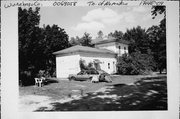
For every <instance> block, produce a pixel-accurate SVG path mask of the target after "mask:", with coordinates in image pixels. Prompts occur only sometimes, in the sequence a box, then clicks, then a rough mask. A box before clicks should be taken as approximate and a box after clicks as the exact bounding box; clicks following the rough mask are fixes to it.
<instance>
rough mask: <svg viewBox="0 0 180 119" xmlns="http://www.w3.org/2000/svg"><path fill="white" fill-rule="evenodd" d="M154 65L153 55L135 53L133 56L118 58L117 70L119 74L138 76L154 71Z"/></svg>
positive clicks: (125, 55)
mask: <svg viewBox="0 0 180 119" xmlns="http://www.w3.org/2000/svg"><path fill="white" fill-rule="evenodd" d="M154 65H155V64H154V62H153V57H152V56H151V55H147V54H141V53H139V52H135V53H132V54H131V55H127V54H124V55H122V56H121V57H118V63H117V68H118V73H119V74H125V75H138V74H147V72H150V71H152V70H153V67H154Z"/></svg>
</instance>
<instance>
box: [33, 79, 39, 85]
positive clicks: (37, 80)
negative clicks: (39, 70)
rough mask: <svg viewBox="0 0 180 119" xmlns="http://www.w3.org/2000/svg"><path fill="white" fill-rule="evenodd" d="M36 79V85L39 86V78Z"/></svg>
mask: <svg viewBox="0 0 180 119" xmlns="http://www.w3.org/2000/svg"><path fill="white" fill-rule="evenodd" d="M34 79H35V85H37V86H39V78H34Z"/></svg>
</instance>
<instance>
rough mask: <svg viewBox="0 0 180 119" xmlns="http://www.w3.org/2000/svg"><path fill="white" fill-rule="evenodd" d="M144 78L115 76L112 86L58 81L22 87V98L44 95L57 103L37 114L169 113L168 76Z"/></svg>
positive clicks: (40, 109) (109, 84)
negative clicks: (91, 112) (77, 96)
mask: <svg viewBox="0 0 180 119" xmlns="http://www.w3.org/2000/svg"><path fill="white" fill-rule="evenodd" d="M142 77H144V76H113V83H104V82H103V83H91V82H87V81H84V82H80V81H71V82H70V81H59V82H54V83H50V84H48V85H45V86H44V87H42V88H39V87H35V86H28V87H20V96H25V95H41V96H48V97H50V98H51V99H52V100H54V102H53V103H51V105H52V107H53V108H52V109H47V107H40V108H39V109H37V110H36V111H113V110H115V111H120V110H123V111H124V110H167V84H166V76H160V77H151V78H147V77H146V78H142ZM103 88H104V89H105V90H104V91H97V90H101V89H103ZM73 95H81V96H82V97H81V98H80V99H78V100H72V101H70V102H66V103H60V102H58V101H56V100H58V99H61V98H64V97H72V96H73Z"/></svg>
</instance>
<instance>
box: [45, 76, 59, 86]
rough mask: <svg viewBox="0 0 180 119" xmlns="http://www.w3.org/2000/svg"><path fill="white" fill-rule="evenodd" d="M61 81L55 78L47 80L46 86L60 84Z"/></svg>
mask: <svg viewBox="0 0 180 119" xmlns="http://www.w3.org/2000/svg"><path fill="white" fill-rule="evenodd" d="M58 82H59V81H58V80H57V79H53V78H47V79H46V82H45V85H49V84H51V83H58Z"/></svg>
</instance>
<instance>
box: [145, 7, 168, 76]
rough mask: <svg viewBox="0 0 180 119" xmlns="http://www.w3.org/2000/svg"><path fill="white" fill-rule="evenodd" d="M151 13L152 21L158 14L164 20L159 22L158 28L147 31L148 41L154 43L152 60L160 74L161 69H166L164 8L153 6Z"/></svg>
mask: <svg viewBox="0 0 180 119" xmlns="http://www.w3.org/2000/svg"><path fill="white" fill-rule="evenodd" d="M151 13H152V16H153V19H155V18H156V16H157V15H158V14H164V18H163V19H162V20H161V21H160V25H159V26H156V27H154V26H152V27H151V28H149V29H148V30H147V33H148V36H149V39H150V40H151V41H152V42H153V43H154V45H153V48H152V50H153V52H154V59H155V60H156V62H157V68H158V70H159V71H160V73H161V72H162V70H163V69H166V8H165V6H153V7H152V11H151ZM153 36H154V38H153Z"/></svg>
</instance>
